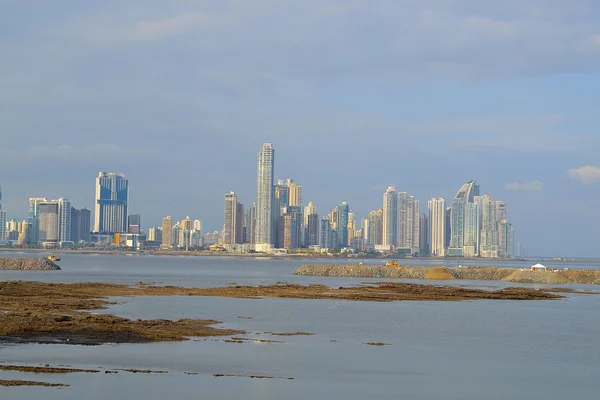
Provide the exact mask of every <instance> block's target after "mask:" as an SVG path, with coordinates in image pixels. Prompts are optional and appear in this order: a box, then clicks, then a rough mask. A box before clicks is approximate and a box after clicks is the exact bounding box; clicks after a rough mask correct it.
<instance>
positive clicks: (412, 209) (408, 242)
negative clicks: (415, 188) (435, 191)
mask: <svg viewBox="0 0 600 400" xmlns="http://www.w3.org/2000/svg"><path fill="white" fill-rule="evenodd" d="M420 212H421V210H420V203H419V201H418V200H415V198H414V197H413V196H409V195H408V193H406V192H401V193H398V235H397V236H398V239H397V244H396V245H397V247H398V248H401V249H405V250H407V249H408V250H410V253H418V252H419V242H420V240H419V231H420V229H419V228H420V223H419V215H420Z"/></svg>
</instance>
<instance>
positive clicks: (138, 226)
mask: <svg viewBox="0 0 600 400" xmlns="http://www.w3.org/2000/svg"><path fill="white" fill-rule="evenodd" d="M141 231H142V217H141V216H140V214H132V215H130V216H128V217H127V233H141Z"/></svg>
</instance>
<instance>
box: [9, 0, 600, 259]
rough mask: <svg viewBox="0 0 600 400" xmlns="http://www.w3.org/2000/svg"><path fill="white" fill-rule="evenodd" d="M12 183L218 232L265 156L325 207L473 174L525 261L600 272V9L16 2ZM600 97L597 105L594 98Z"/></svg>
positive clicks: (534, 2)
mask: <svg viewBox="0 0 600 400" xmlns="http://www.w3.org/2000/svg"><path fill="white" fill-rule="evenodd" d="M0 8H1V10H2V12H1V13H0V54H1V56H0V58H1V59H2V61H1V62H0V135H1V145H0V184H1V185H2V190H3V205H4V208H5V209H7V210H8V213H9V218H11V217H16V218H23V217H25V215H26V211H27V199H28V198H29V197H37V196H47V197H67V198H69V199H70V200H71V201H72V202H73V204H74V205H75V206H76V207H88V208H92V206H93V196H94V189H93V185H94V178H95V176H96V175H97V173H98V171H100V170H103V171H116V172H124V173H125V174H126V175H127V176H128V178H129V179H130V185H131V194H130V196H131V207H130V209H131V212H139V213H141V214H142V221H143V224H144V225H145V226H148V225H150V224H158V223H159V220H160V218H161V217H162V216H164V215H172V216H173V217H174V218H178V219H179V218H183V217H185V216H186V215H190V216H191V217H192V218H200V219H202V220H203V221H204V222H205V226H206V227H207V228H208V229H211V230H212V229H219V228H220V226H221V225H222V217H223V196H224V194H225V193H227V192H229V191H230V190H234V191H236V192H237V193H238V195H239V196H240V198H241V199H242V201H243V202H244V203H246V204H249V203H251V202H252V201H253V199H254V197H255V191H256V187H255V179H256V153H257V152H258V150H259V148H260V146H261V144H262V143H263V142H272V143H273V144H274V146H275V149H276V176H277V177H278V178H281V179H284V178H288V177H291V178H293V179H294V180H296V181H297V182H298V183H300V184H302V185H303V187H304V199H305V200H306V202H308V201H309V200H312V201H313V202H314V203H315V204H316V206H317V209H318V211H319V212H320V213H326V212H327V211H328V210H329V209H331V208H332V207H333V206H335V204H337V203H339V202H341V201H347V202H348V203H349V204H350V205H351V208H352V209H353V211H354V212H355V213H356V214H357V216H359V217H362V216H364V215H365V214H366V213H368V212H369V211H370V210H371V209H374V208H378V207H380V206H381V199H382V193H383V191H384V190H385V187H386V186H387V185H388V184H394V185H395V186H396V188H397V190H401V191H407V192H409V193H411V194H413V195H415V196H416V197H417V198H418V199H420V200H421V201H422V202H423V203H426V200H427V199H428V198H430V197H438V196H442V197H445V198H451V197H452V196H453V195H454V194H455V192H456V190H457V189H458V188H459V187H460V186H461V185H462V183H463V182H465V181H467V180H470V179H476V180H477V181H478V182H479V183H480V185H481V189H482V191H483V192H485V193H488V194H490V195H492V196H493V197H494V198H496V199H498V200H504V201H506V202H507V203H508V214H509V217H510V218H511V220H512V222H513V223H514V225H515V231H516V236H517V238H518V240H520V241H521V242H522V243H523V247H524V249H525V251H526V252H527V254H529V255H539V254H541V255H556V256H559V255H569V256H595V257H600V247H598V246H596V242H597V241H598V239H600V226H599V224H598V221H600V208H599V207H598V205H597V203H598V201H597V199H598V197H599V195H600V160H599V157H598V152H599V150H600V122H599V120H598V117H597V115H598V111H597V108H598V101H597V98H598V93H599V92H600V73H599V70H600V20H599V19H598V18H597V15H599V13H600V3H598V2H597V1H595V0H578V1H577V2H566V1H563V0H520V1H518V0H505V1H502V2H487V1H486V2H482V1H479V0H454V1H453V0H420V1H417V0H390V1H388V0H380V1H374V2H366V1H354V0H329V1H324V0H303V1H283V0H278V1H275V0H253V1H243V0H220V1H201V0H194V1H192V0H171V1H166V0H162V1H158V0H143V1H142V0H129V1H122V0H119V1H117V0H105V1H102V2H81V1H72V0H62V1H53V2H48V1H41V0H40V1H31V2H24V1H22V0H0ZM594 100H596V101H594Z"/></svg>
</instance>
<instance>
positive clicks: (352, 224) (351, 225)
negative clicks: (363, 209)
mask: <svg viewBox="0 0 600 400" xmlns="http://www.w3.org/2000/svg"><path fill="white" fill-rule="evenodd" d="M347 230H348V232H347V234H346V236H347V243H346V244H345V246H350V242H351V241H352V239H354V234H355V233H356V217H355V215H354V213H353V212H349V213H348V229H347Z"/></svg>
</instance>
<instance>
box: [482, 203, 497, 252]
mask: <svg viewBox="0 0 600 400" xmlns="http://www.w3.org/2000/svg"><path fill="white" fill-rule="evenodd" d="M478 202H479V212H480V219H481V239H480V243H479V255H480V256H481V257H484V258H496V257H498V230H497V224H496V221H497V220H496V202H495V201H494V200H493V199H492V198H491V197H490V196H488V195H485V196H481V197H478Z"/></svg>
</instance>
